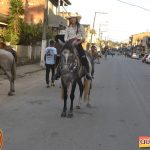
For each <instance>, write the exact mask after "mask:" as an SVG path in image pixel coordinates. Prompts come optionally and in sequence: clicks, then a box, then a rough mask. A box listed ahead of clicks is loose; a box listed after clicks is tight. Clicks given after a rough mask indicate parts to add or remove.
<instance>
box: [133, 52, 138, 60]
mask: <svg viewBox="0 0 150 150" xmlns="http://www.w3.org/2000/svg"><path fill="white" fill-rule="evenodd" d="M131 57H132V58H134V59H139V54H137V53H133V54H132V56H131Z"/></svg>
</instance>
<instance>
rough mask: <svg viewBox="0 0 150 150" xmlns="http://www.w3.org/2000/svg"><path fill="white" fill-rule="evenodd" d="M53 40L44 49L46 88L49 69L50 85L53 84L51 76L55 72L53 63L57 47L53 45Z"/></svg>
mask: <svg viewBox="0 0 150 150" xmlns="http://www.w3.org/2000/svg"><path fill="white" fill-rule="evenodd" d="M54 45H55V42H54V41H53V40H51V41H50V46H49V47H47V48H46V49H45V57H44V59H45V66H46V84H47V88H49V74H50V70H51V72H52V76H51V86H55V84H54V80H53V76H54V73H55V63H56V56H57V49H56V48H55V47H54Z"/></svg>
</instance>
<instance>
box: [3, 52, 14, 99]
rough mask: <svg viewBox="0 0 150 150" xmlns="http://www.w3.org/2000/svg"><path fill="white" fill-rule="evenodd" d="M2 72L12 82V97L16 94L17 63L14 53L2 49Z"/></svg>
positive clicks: (9, 93)
mask: <svg viewBox="0 0 150 150" xmlns="http://www.w3.org/2000/svg"><path fill="white" fill-rule="evenodd" d="M1 70H2V72H3V74H5V75H6V76H7V78H8V80H9V82H10V91H9V92H8V95H9V96H12V95H13V94H14V92H15V88H14V81H15V78H16V62H15V58H14V56H13V55H12V53H10V52H8V51H6V50H4V49H0V71H1Z"/></svg>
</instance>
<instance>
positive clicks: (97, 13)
mask: <svg viewBox="0 0 150 150" xmlns="http://www.w3.org/2000/svg"><path fill="white" fill-rule="evenodd" d="M96 14H107V13H105V12H95V15H94V20H93V27H92V29H93V30H94V26H95V20H96ZM92 38H93V32H91V43H92Z"/></svg>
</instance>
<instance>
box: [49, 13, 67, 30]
mask: <svg viewBox="0 0 150 150" xmlns="http://www.w3.org/2000/svg"><path fill="white" fill-rule="evenodd" d="M48 26H49V27H54V28H58V29H59V30H63V29H65V27H66V26H67V21H66V20H65V19H64V18H63V17H61V16H58V15H54V14H53V13H52V12H50V14H49V15H48Z"/></svg>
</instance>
